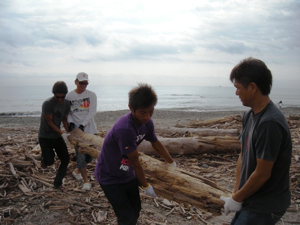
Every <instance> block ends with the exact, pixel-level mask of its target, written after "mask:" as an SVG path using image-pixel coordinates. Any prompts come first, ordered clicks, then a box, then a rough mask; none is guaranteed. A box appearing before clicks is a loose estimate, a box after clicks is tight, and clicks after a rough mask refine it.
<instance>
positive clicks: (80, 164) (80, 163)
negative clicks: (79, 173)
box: [75, 148, 93, 169]
mask: <svg viewBox="0 0 300 225" xmlns="http://www.w3.org/2000/svg"><path fill="white" fill-rule="evenodd" d="M75 153H76V163H77V168H78V169H82V168H85V167H86V165H87V163H90V162H92V161H93V157H92V156H90V155H88V154H82V153H79V151H78V148H75Z"/></svg>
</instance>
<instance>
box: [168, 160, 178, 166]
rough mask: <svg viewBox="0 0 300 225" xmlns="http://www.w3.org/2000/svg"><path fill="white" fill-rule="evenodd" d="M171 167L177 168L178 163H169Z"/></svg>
mask: <svg viewBox="0 0 300 225" xmlns="http://www.w3.org/2000/svg"><path fill="white" fill-rule="evenodd" d="M169 165H170V166H174V167H176V165H177V164H176V162H175V161H174V162H172V163H169Z"/></svg>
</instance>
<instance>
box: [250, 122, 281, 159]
mask: <svg viewBox="0 0 300 225" xmlns="http://www.w3.org/2000/svg"><path fill="white" fill-rule="evenodd" d="M283 132H284V130H283V129H282V127H281V126H280V125H279V124H278V123H276V122H273V121H267V122H264V123H262V124H261V125H260V126H259V127H258V128H257V141H256V143H255V145H256V146H255V149H256V156H257V158H259V159H264V160H269V161H275V160H276V158H277V156H278V153H279V150H280V146H281V143H282V139H283Z"/></svg>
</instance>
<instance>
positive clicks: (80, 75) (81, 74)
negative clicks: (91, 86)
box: [76, 72, 89, 81]
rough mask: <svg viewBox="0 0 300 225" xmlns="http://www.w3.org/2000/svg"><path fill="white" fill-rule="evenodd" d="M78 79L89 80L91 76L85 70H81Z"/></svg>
mask: <svg viewBox="0 0 300 225" xmlns="http://www.w3.org/2000/svg"><path fill="white" fill-rule="evenodd" d="M76 79H77V80H78V81H83V80H87V81H88V80H89V76H88V75H87V73H85V72H80V73H78V74H77V76H76Z"/></svg>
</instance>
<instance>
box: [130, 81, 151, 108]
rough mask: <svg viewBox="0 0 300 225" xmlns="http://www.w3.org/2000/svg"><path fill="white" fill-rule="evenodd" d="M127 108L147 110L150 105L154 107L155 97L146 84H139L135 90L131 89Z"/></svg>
mask: <svg viewBox="0 0 300 225" xmlns="http://www.w3.org/2000/svg"><path fill="white" fill-rule="evenodd" d="M128 96H129V106H130V107H131V108H133V110H136V109H141V108H147V107H149V106H151V105H156V103H157V95H156V93H155V91H154V90H153V89H152V87H151V86H150V85H148V84H144V83H139V84H138V86H137V87H136V88H133V89H132V90H131V91H130V92H129V93H128Z"/></svg>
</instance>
